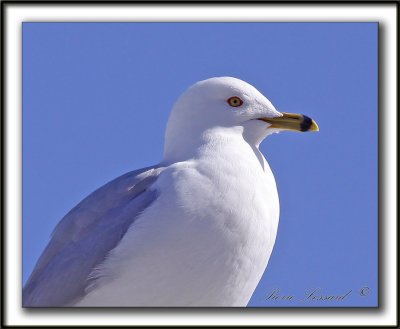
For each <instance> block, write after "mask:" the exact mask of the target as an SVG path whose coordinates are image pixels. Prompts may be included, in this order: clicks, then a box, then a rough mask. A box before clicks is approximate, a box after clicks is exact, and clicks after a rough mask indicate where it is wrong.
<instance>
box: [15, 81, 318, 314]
mask: <svg viewBox="0 0 400 329" xmlns="http://www.w3.org/2000/svg"><path fill="white" fill-rule="evenodd" d="M287 129H289V130H296V131H317V130H318V126H317V124H316V123H315V122H314V121H313V120H311V119H310V118H308V117H307V116H304V115H300V114H290V113H283V112H282V113H281V112H278V111H277V110H276V109H275V108H274V106H273V105H272V104H271V102H270V101H269V100H268V99H267V98H266V97H265V96H263V95H262V94H261V93H260V92H259V91H258V90H257V89H255V88H254V87H253V86H251V85H249V84H248V83H246V82H244V81H241V80H239V79H236V78H231V77H219V78H211V79H208V80H204V81H200V82H198V83H196V84H194V85H193V86H192V87H190V88H189V89H188V90H187V91H186V92H185V93H183V95H182V96H181V97H180V98H179V99H178V101H177V102H176V104H175V105H174V107H173V110H172V112H171V115H170V118H169V121H168V124H167V129H166V135H165V148H164V157H163V160H162V161H161V162H160V163H159V164H158V165H156V166H152V167H147V168H143V169H139V170H136V171H133V172H129V173H127V174H125V175H123V176H121V177H119V178H117V179H115V180H113V181H111V182H109V183H108V184H106V185H104V186H103V187H101V188H99V189H98V190H96V191H95V192H93V193H92V194H90V195H89V196H88V197H87V198H85V199H84V200H83V201H82V202H80V203H79V204H78V205H77V206H76V207H75V208H73V209H72V210H71V211H70V212H69V213H68V214H67V215H66V216H65V217H64V218H63V219H62V220H61V221H60V222H59V224H58V225H57V227H56V228H55V230H54V232H53V235H52V238H51V240H50V242H49V244H48V245H47V247H46V249H45V250H44V252H43V254H42V255H41V257H40V258H39V260H38V262H37V264H36V266H35V268H34V270H33V272H32V274H31V276H30V278H29V280H28V282H27V283H26V285H25V287H24V290H23V306H24V307H49V306H246V305H247V303H248V302H249V300H250V298H251V296H252V294H253V292H254V290H255V288H256V286H257V284H258V283H259V281H260V279H261V276H262V275H263V272H264V270H265V268H266V266H267V263H268V260H269V258H270V255H271V252H272V248H273V246H274V243H275V238H276V234H277V227H278V221H279V200H278V193H277V189H276V184H275V179H274V176H273V174H272V172H271V169H270V167H269V165H268V163H267V161H266V160H265V158H264V156H263V155H262V154H261V152H260V151H259V144H260V142H261V141H262V140H263V139H264V138H265V137H266V136H267V135H269V134H271V133H273V132H277V131H280V130H287Z"/></svg>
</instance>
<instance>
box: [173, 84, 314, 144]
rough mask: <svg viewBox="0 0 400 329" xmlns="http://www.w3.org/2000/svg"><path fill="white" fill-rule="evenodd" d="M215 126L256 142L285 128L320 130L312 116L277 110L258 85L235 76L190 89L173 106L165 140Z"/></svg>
mask: <svg viewBox="0 0 400 329" xmlns="http://www.w3.org/2000/svg"><path fill="white" fill-rule="evenodd" d="M214 128H217V129H218V128H224V129H225V130H229V129H231V130H232V131H235V132H239V133H241V134H242V135H243V137H244V139H245V140H246V141H247V142H249V143H250V144H254V145H256V146H258V145H259V143H260V142H261V141H262V140H263V139H264V138H265V137H266V136H267V135H269V134H271V133H274V132H279V131H282V130H292V131H318V125H317V124H316V122H315V121H314V120H312V119H311V118H309V117H307V116H305V115H302V114H295V113H285V112H279V111H277V110H276V109H275V107H274V106H273V105H272V103H271V102H270V101H269V100H268V99H267V98H266V97H265V96H264V95H263V94H261V93H260V92H259V91H258V90H257V89H256V88H254V87H253V86H252V85H250V84H248V83H246V82H244V81H242V80H240V79H237V78H232V77H217V78H211V79H207V80H203V81H199V82H197V83H195V84H194V85H193V86H191V87H190V88H189V89H187V90H186V91H185V92H184V93H183V94H182V95H181V97H180V98H179V99H178V100H177V102H176V103H175V105H174V107H173V110H172V113H171V115H170V118H169V121H168V125H167V133H166V142H167V144H168V141H172V140H173V141H174V143H178V144H179V141H184V143H188V142H190V140H191V139H196V138H198V137H199V136H200V135H201V134H203V133H204V132H206V131H210V130H211V129H214ZM166 146H168V145H166ZM169 147H172V146H171V145H170V146H169Z"/></svg>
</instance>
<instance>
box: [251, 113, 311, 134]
mask: <svg viewBox="0 0 400 329" xmlns="http://www.w3.org/2000/svg"><path fill="white" fill-rule="evenodd" d="M281 113H282V114H283V115H282V116H281V117H276V118H259V119H258V120H261V121H265V122H268V123H269V124H271V126H270V128H278V129H287V130H295V131H319V128H318V125H317V123H316V122H315V121H314V120H313V119H311V118H309V117H308V116H306V115H303V114H296V113H285V112H281Z"/></svg>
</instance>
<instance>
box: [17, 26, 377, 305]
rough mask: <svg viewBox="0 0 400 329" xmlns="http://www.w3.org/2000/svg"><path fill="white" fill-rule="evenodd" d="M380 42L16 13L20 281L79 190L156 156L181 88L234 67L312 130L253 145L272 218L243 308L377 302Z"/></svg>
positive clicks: (308, 31) (321, 30)
mask: <svg viewBox="0 0 400 329" xmlns="http://www.w3.org/2000/svg"><path fill="white" fill-rule="evenodd" d="M377 42H378V25H377V24H376V23H24V24H23V281H24V282H25V281H26V280H27V278H28V276H29V274H30V273H31V271H32V269H33V266H34V264H35V262H36V260H37V258H38V257H39V256H40V254H41V252H42V251H43V249H44V247H45V245H46V244H47V242H48V239H49V236H50V234H51V232H52V230H53V228H54V227H55V225H56V224H57V222H58V221H59V220H60V219H61V218H62V217H63V216H64V215H65V214H66V213H67V212H68V211H69V210H70V209H71V208H72V207H73V206H75V205H76V204H77V203H78V202H79V201H80V200H81V199H82V198H84V197H85V196H86V195H88V194H89V193H90V192H92V191H93V190H95V189H96V188H98V187H99V186H101V185H103V184H104V183H106V182H108V181H109V180H111V179H113V178H115V177H117V176H119V175H121V174H123V173H125V172H128V171H131V170H134V169H137V168H141V167H144V166H148V165H152V164H156V163H158V162H159V161H160V160H161V157H162V150H163V140H164V129H165V125H166V121H167V119H168V115H169V112H170V109H171V107H172V105H173V103H174V102H175V100H176V99H177V97H178V96H179V95H180V94H181V93H182V92H183V91H184V90H185V89H186V88H187V87H189V86H190V85H191V84H193V83H194V82H196V81H198V80H202V79H206V78H210V77H213V76H234V77H237V78H240V79H242V80H245V81H247V82H249V83H251V84H252V85H254V86H255V87H256V88H258V89H259V90H260V91H261V92H262V93H264V94H265V95H266V96H267V97H268V98H269V99H270V100H271V101H272V103H273V104H274V105H275V107H276V108H277V109H278V110H280V111H284V112H298V113H304V114H307V115H309V116H310V117H312V118H314V119H315V120H316V121H317V122H318V125H319V127H320V132H319V133H293V132H285V133H280V134H275V135H272V136H270V137H268V138H267V139H266V141H264V142H263V143H262V144H261V151H262V152H263V154H264V155H265V157H266V158H267V160H268V162H269V163H270V166H271V168H272V170H273V172H274V174H275V178H276V181H277V185H278V191H279V194H280V202H281V218H280V224H279V232H278V237H277V241H276V244H275V248H274V251H273V254H272V256H271V259H270V262H269V265H268V268H267V270H266V272H265V273H264V276H263V278H262V280H261V282H260V284H259V286H258V288H257V290H256V291H255V293H254V295H253V297H252V299H251V301H250V304H249V306H266V307H279V306H289V307H299V306H302V307H309V306H313V307H324V306H340V307H344V306H376V305H377V295H378V286H377V282H378V281H377V273H378V266H377V257H378V250H377V244H378V242H377V229H378V215H377V214H378V210H377V209H378V204H377V199H378V195H377V179H378V177H377V170H378V167H377V166H378V156H377V147H378V143H377V120H378V95H377V88H378V67H377V54H378V48H377ZM364 287H368V289H364V290H363V292H364V293H363V294H361V293H360V291H361V289H363V288H364ZM274 291H275V293H274V295H275V296H280V297H278V298H277V299H273V298H272V297H270V298H268V297H269V296H271V294H273V292H274ZM349 291H350V293H349ZM366 291H367V293H365V292H366ZM313 292H314V294H313V295H312V296H320V295H335V296H336V295H345V294H347V293H349V294H348V295H347V296H346V297H345V298H344V299H343V300H341V301H326V300H325V301H321V300H316V299H314V300H313V299H312V296H310V294H312V293H313ZM284 296H286V298H285V297H284ZM288 296H293V297H292V298H291V299H290V297H288ZM307 296H310V297H309V298H307Z"/></svg>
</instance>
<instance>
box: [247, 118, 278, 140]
mask: <svg viewBox="0 0 400 329" xmlns="http://www.w3.org/2000/svg"><path fill="white" fill-rule="evenodd" d="M243 127H244V130H243V137H244V139H245V140H246V141H247V142H248V143H249V144H253V145H257V146H258V145H259V144H260V143H261V142H262V141H263V140H264V139H265V138H266V137H267V136H268V135H271V134H273V133H275V132H279V131H280V129H276V128H269V124H266V123H265V122H262V121H259V120H249V121H246V122H245V123H244V124H243Z"/></svg>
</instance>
